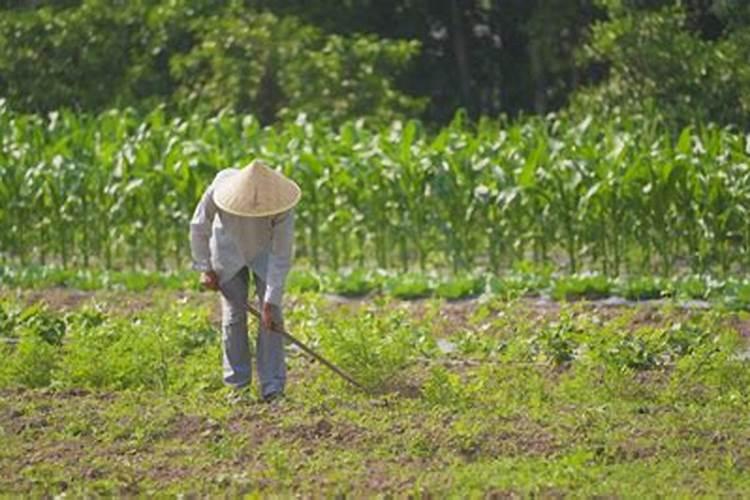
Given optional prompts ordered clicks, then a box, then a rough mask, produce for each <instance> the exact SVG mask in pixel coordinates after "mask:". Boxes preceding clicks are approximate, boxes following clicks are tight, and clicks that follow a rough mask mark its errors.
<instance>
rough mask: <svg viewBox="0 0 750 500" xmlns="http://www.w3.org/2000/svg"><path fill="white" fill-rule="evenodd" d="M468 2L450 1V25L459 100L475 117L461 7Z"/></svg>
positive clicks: (463, 0)
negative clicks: (456, 68) (451, 26)
mask: <svg viewBox="0 0 750 500" xmlns="http://www.w3.org/2000/svg"><path fill="white" fill-rule="evenodd" d="M470 3H471V2H470V1H469V0H451V24H452V25H453V29H452V32H453V33H452V35H453V36H452V37H451V39H452V42H453V53H454V54H455V56H456V65H457V66H458V78H459V85H460V88H461V100H462V102H463V106H464V107H465V108H466V109H467V111H468V112H469V114H470V115H471V116H474V115H475V106H474V98H473V96H472V92H471V71H470V69H469V51H468V46H467V43H466V33H465V31H464V16H463V10H462V9H461V7H462V6H465V5H467V4H470Z"/></svg>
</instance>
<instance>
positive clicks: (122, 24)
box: [0, 0, 750, 128]
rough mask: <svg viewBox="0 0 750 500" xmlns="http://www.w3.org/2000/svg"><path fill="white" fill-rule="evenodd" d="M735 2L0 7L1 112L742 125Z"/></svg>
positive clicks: (366, 0) (487, 0) (326, 1)
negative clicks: (554, 117) (564, 118)
mask: <svg viewBox="0 0 750 500" xmlns="http://www.w3.org/2000/svg"><path fill="white" fill-rule="evenodd" d="M749 49H750V6H748V4H747V2H745V1H743V0H545V1H542V0H503V1H501V0H440V1H428V0H317V1H315V2H306V1H302V0H195V1H188V0H135V1H125V0H78V1H76V0H64V1H60V0H55V1H53V0H25V1H24V0H4V1H2V2H0V96H1V97H3V98H5V99H6V101H7V102H8V105H9V106H11V107H12V108H13V109H16V110H19V111H23V112H37V113H46V112H50V111H52V110H56V109H60V108H71V109H74V110H80V111H89V112H100V111H103V110H106V109H109V108H113V107H134V108H136V109H143V110H148V109H153V107H154V106H157V105H164V106H166V107H167V108H168V109H170V110H174V111H175V112H217V111H219V110H221V109H232V110H233V111H237V112H242V113H252V114H254V115H256V116H258V117H259V119H260V120H261V121H262V122H263V123H273V122H275V121H278V120H285V119H290V118H292V119H293V118H295V117H296V116H298V115H299V114H300V113H305V114H307V115H310V116H315V117H317V118H320V119H325V120H331V121H333V122H339V121H342V120H345V119H353V118H360V117H366V118H370V119H375V120H391V119H394V118H400V117H421V118H423V119H425V120H426V121H428V122H433V123H445V122H446V121H448V120H450V119H451V118H452V117H453V116H454V114H455V113H456V111H457V110H459V109H464V110H466V112H467V113H468V115H469V116H471V117H475V118H476V117H479V116H498V115H500V114H507V115H510V116H515V115H518V114H531V113H538V114H545V113H548V112H551V111H557V110H561V109H567V108H570V109H572V110H573V111H576V110H584V111H591V110H596V111H597V112H609V113H616V112H628V113H633V112H635V113H649V114H653V115H656V116H658V117H659V118H661V119H663V120H664V121H665V122H667V123H674V124H678V125H684V124H685V123H690V122H694V121H696V122H706V121H711V122H718V123H720V124H725V125H726V124H730V125H735V126H738V127H741V128H745V127H747V124H748V111H749V110H750V68H748V66H747V64H746V61H747V60H748V56H749V55H750V50H749Z"/></svg>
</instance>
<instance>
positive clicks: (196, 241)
mask: <svg viewBox="0 0 750 500" xmlns="http://www.w3.org/2000/svg"><path fill="white" fill-rule="evenodd" d="M213 194H214V189H213V184H212V185H211V186H209V187H208V189H207V190H206V192H205V193H203V197H202V198H201V200H200V202H198V206H196V207H195V212H194V213H193V218H192V220H191V221H190V251H191V253H192V259H193V269H195V270H196V271H200V272H201V273H202V274H201V284H203V286H205V287H207V288H210V289H212V290H216V289H217V287H218V278H217V276H216V273H215V272H214V271H213V269H212V267H211V247H210V244H209V241H210V239H211V228H212V226H213V222H214V216H215V215H216V205H215V204H214V197H213Z"/></svg>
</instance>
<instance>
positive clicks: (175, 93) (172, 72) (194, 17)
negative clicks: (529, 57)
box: [0, 0, 423, 123]
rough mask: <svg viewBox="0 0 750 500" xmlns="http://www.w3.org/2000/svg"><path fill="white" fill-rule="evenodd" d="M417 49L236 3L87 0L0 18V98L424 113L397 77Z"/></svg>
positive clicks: (48, 107) (67, 103)
mask: <svg viewBox="0 0 750 500" xmlns="http://www.w3.org/2000/svg"><path fill="white" fill-rule="evenodd" d="M417 50H418V45H417V44H415V43H410V42H408V41H395V40H394V41H389V40H380V39H377V38H375V37H372V36H364V35H361V36H360V35H355V36H351V37H346V38H344V37H340V36H330V35H326V34H325V33H323V32H321V31H320V30H318V29H316V28H314V27H312V26H308V25H303V24H301V23H300V22H298V21H296V20H295V19H293V18H283V19H280V18H278V17H276V16H274V15H273V14H270V13H268V12H262V11H258V10H250V9H246V8H244V7H243V6H242V4H241V2H237V1H228V0H227V1H224V0H210V1H202V2H187V1H184V0H180V1H177V2H166V1H146V2H121V1H117V0H85V1H83V2H81V3H80V5H75V6H72V5H71V6H67V7H65V6H60V5H54V6H53V5H48V6H39V7H38V8H35V9H23V10H18V11H10V12H8V11H3V12H2V16H0V96H3V97H6V98H7V99H8V102H9V103H10V105H11V106H12V107H13V108H14V109H18V110H23V111H31V112H41V113H46V112H49V111H53V110H57V109H59V108H74V109H76V110H83V111H89V112H91V111H94V112H99V111H103V110H106V109H109V108H112V107H126V106H132V107H135V108H138V109H141V110H143V109H150V108H153V107H154V106H155V105H157V104H160V103H166V104H167V105H168V106H169V108H170V109H171V110H174V111H182V112H186V113H189V112H195V111H197V112H208V113H215V112H218V111H219V110H222V109H232V110H235V111H238V112H253V113H254V114H256V116H258V117H259V118H260V119H261V120H262V121H263V122H264V123H267V122H272V121H275V120H277V119H279V118H287V117H288V118H295V117H296V116H297V114H299V113H307V114H309V115H312V116H317V117H323V116H325V117H326V119H330V120H333V121H340V120H342V119H346V118H355V117H360V116H363V115H367V116H372V117H374V118H376V119H392V118H394V117H396V116H400V114H401V113H413V112H418V111H419V110H420V109H421V108H422V107H423V103H422V101H420V100H419V99H414V98H410V97H408V96H406V95H405V94H404V93H402V92H400V91H398V90H397V89H396V88H395V87H394V85H393V79H394V78H395V77H396V76H397V75H398V74H399V73H400V72H401V71H403V69H404V68H405V67H406V66H407V65H408V63H409V61H410V60H411V59H412V58H413V57H414V55H415V54H416V51H417Z"/></svg>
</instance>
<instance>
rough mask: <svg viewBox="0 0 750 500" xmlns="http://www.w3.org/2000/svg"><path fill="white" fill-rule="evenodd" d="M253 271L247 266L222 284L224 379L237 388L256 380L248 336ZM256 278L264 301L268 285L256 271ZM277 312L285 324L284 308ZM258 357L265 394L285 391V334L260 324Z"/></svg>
mask: <svg viewBox="0 0 750 500" xmlns="http://www.w3.org/2000/svg"><path fill="white" fill-rule="evenodd" d="M249 274H250V273H249V271H248V269H247V267H243V268H242V269H241V270H240V271H239V272H238V273H237V274H235V275H234V277H232V279H230V280H229V281H227V282H226V283H224V284H223V285H222V289H223V291H224V293H223V294H222V298H221V327H222V334H223V357H224V361H223V365H224V382H225V383H226V384H228V385H230V386H233V387H236V388H240V387H244V386H246V385H248V384H249V383H250V381H251V379H252V375H251V374H252V363H251V359H250V346H249V343H248V336H247V298H248V284H249V280H250V276H249ZM253 278H254V280H255V293H256V295H257V296H258V302H259V303H260V304H262V302H263V296H264V294H265V291H266V284H265V282H264V281H263V280H262V279H261V278H260V277H259V276H258V275H257V274H255V273H253ZM274 312H275V313H274V318H273V321H274V323H276V324H279V325H282V324H283V318H282V314H281V309H280V308H274ZM259 325H260V322H259ZM255 358H256V363H257V365H258V379H259V380H260V390H261V395H262V396H263V397H266V396H268V395H270V394H273V393H276V392H280V391H283V390H284V385H285V384H286V362H285V360H284V338H283V337H282V335H280V334H278V333H274V332H272V331H269V330H266V329H265V328H263V326H262V325H260V326H259V327H258V340H257V342H256V348H255Z"/></svg>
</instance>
